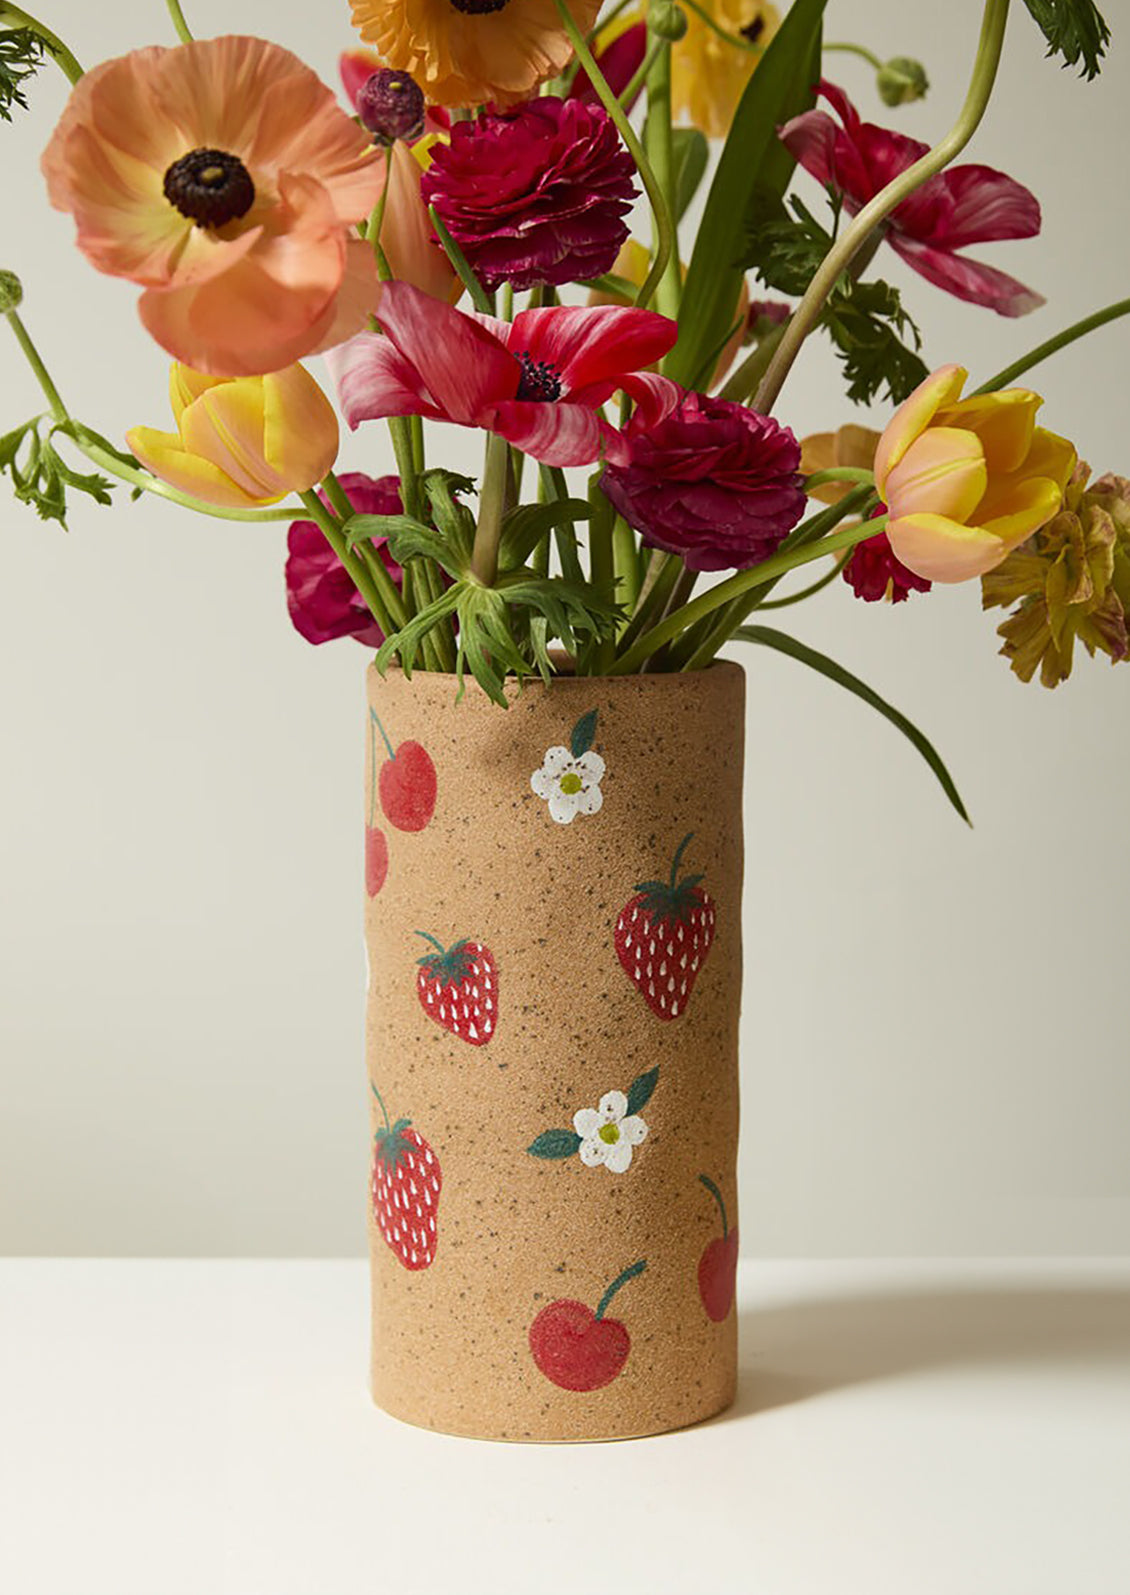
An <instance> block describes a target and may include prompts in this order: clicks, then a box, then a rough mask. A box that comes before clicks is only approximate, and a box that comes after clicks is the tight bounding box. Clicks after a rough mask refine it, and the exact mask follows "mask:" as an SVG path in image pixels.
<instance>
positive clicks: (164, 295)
mask: <svg viewBox="0 0 1130 1595" xmlns="http://www.w3.org/2000/svg"><path fill="white" fill-rule="evenodd" d="M43 172H44V175H45V177H46V179H47V187H48V193H49V195H50V198H51V202H52V204H53V205H54V206H55V207H56V208H57V209H59V210H64V211H70V212H71V213H72V214H73V216H74V218H75V224H76V228H77V241H78V245H79V248H80V249H81V250H82V251H83V253H84V254H85V255H86V256H87V258H88V259H89V260H90V261H91V263H92V264H93V265H95V266H97V267H98V269H99V270H100V271H104V272H108V273H110V274H111V275H113V276H117V277H126V278H129V279H130V280H131V281H132V282H136V283H140V284H141V286H142V287H143V288H144V290H145V291H144V293H143V294H142V296H141V302H140V306H139V309H140V312H141V319H142V321H143V322H144V323H145V326H146V328H147V329H148V331H149V332H150V333H151V334H152V335H153V337H154V338H155V339H156V340H157V342H158V343H159V344H160V345H161V346H162V348H164V349H166V350H167V351H168V352H169V353H170V354H172V355H173V356H175V357H176V358H177V359H179V360H183V361H185V362H187V363H189V364H191V365H192V366H194V367H195V368H196V369H197V370H200V371H208V372H211V373H213V374H216V375H225V376H257V375H261V374H263V373H264V372H268V371H277V370H280V369H281V368H282V367H284V366H288V365H290V364H292V363H293V362H294V361H295V360H297V359H298V358H299V357H300V356H302V355H307V354H313V353H316V352H317V351H318V350H320V349H324V348H329V347H331V346H332V345H333V344H335V343H340V342H342V340H343V339H345V338H347V337H350V336H351V335H352V334H353V333H355V332H358V331H359V330H360V329H361V328H362V327H363V326H364V325H365V320H366V316H367V313H368V312H369V310H370V309H371V308H372V305H373V303H374V301H375V298H376V267H375V261H374V258H373V253H372V250H371V249H369V248H368V246H367V245H366V244H365V243H364V242H363V241H362V240H361V239H359V238H357V237H355V236H353V235H352V224H353V223H355V222H360V221H362V220H363V219H364V218H365V217H367V216H368V215H369V213H370V211H371V210H372V208H373V206H374V205H375V204H376V202H377V200H378V199H379V198H380V195H381V191H382V185H383V162H381V161H380V160H379V159H378V157H377V152H376V151H375V150H374V149H373V147H372V144H371V141H370V139H369V137H368V135H367V133H366V132H365V130H364V129H363V128H359V127H358V126H357V125H356V123H355V122H353V121H352V119H351V118H350V117H349V116H347V115H346V113H345V112H344V111H343V110H342V109H341V107H340V106H339V105H338V104H337V103H336V101H335V99H334V96H333V94H332V92H331V91H330V90H329V89H328V88H327V87H326V86H325V84H323V83H322V82H321V81H320V80H319V78H318V77H317V76H316V75H315V74H314V73H313V72H311V70H310V69H309V67H307V66H305V65H304V64H303V62H301V61H300V60H299V59H298V57H297V56H295V55H292V54H291V53H290V51H289V50H283V49H281V48H280V47H279V46H278V45H275V44H270V43H268V42H267V41H266V40H263V39H253V38H239V37H225V38H220V39H206V40H200V41H197V42H195V43H192V44H184V45H180V46H178V47H177V48H175V49H163V48H158V47H152V48H149V49H144V50H136V51H134V52H133V53H132V54H130V55H126V56H120V57H118V58H117V59H115V60H112V61H106V62H104V63H103V64H102V65H101V66H98V67H95V68H94V69H93V70H92V71H90V72H88V73H86V75H85V76H84V77H82V78H80V79H79V81H78V83H77V84H76V85H75V87H74V89H73V90H72V92H71V97H70V99H69V101H68V102H67V105H66V108H65V109H64V111H63V115H62V117H61V118H60V121H59V125H58V127H57V128H56V129H55V132H54V134H53V136H52V138H51V142H50V143H49V144H48V146H47V149H46V150H45V151H44V155H43Z"/></svg>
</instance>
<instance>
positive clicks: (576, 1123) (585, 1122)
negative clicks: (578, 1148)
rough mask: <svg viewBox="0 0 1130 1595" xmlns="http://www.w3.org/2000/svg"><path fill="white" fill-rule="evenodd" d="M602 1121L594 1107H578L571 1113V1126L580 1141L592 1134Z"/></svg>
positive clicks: (585, 1139)
mask: <svg viewBox="0 0 1130 1595" xmlns="http://www.w3.org/2000/svg"><path fill="white" fill-rule="evenodd" d="M603 1123H604V1120H603V1119H602V1118H601V1116H600V1114H599V1113H598V1112H597V1111H596V1109H595V1108H578V1109H577V1111H576V1113H574V1115H573V1128H574V1130H576V1132H577V1134H578V1135H579V1136H580V1137H581V1140H582V1141H587V1140H588V1139H589V1138H590V1137H592V1136H594V1135H595V1134H596V1133H597V1131H598V1130H599V1129H600V1127H601V1125H602V1124H603Z"/></svg>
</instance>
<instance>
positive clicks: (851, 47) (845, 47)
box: [824, 44, 884, 72]
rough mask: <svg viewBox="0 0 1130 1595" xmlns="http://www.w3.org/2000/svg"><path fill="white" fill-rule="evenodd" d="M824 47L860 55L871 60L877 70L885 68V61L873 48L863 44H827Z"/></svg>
mask: <svg viewBox="0 0 1130 1595" xmlns="http://www.w3.org/2000/svg"><path fill="white" fill-rule="evenodd" d="M824 49H825V51H828V50H841V51H843V52H844V53H845V54H846V55H860V56H862V57H863V59H864V60H865V61H869V62H870V63H871V65H872V66H873V67H874V68H875V70H876V72H879V71H881V70H882V68H883V64H884V63H883V62H882V61H880V59H879V57H878V56H877V55H875V54H874V53H873V52H872V51H871V50H867V49H865V48H864V46H863V45H862V44H826V45H825V46H824Z"/></svg>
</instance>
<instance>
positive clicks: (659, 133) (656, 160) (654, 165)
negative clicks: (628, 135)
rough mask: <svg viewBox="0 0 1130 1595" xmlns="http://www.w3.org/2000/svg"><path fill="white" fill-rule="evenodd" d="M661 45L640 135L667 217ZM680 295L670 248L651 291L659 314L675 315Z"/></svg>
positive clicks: (666, 73) (671, 209)
mask: <svg viewBox="0 0 1130 1595" xmlns="http://www.w3.org/2000/svg"><path fill="white" fill-rule="evenodd" d="M657 43H658V44H660V45H662V48H661V49H658V50H657V51H656V55H655V60H654V62H653V63H652V65H651V69H650V71H649V72H648V74H647V122H646V124H645V126H644V138H645V139H646V141H647V153H648V158H649V159H650V161H651V169H652V171H653V172H654V173H655V181H656V183H657V184H658V185H659V188H660V190H661V192H662V194H663V199H664V203H665V205H666V208H667V215H668V217H672V216H674V214H675V151H674V142H673V139H672V129H671V46H670V44H669V43H668V41H667V40H666V39H660V40H658V41H657ZM674 231H675V238H674V240H673V242H674V244H675V245H676V246H677V244H678V230H677V229H674ZM659 241H660V240H659V217H658V215H655V216H654V217H653V231H652V249H653V250H654V251H656V253H658V250H659ZM681 298H682V285H681V283H680V281H679V251H678V248H677V247H673V248H672V249H671V252H670V253H669V255H668V257H667V262H666V265H665V266H664V268H663V274H662V276H661V277H660V278H659V282H658V284H657V286H656V292H655V308H656V310H658V311H659V313H660V315H664V316H670V318H671V320H672V321H677V320H678V317H679V301H680V299H681Z"/></svg>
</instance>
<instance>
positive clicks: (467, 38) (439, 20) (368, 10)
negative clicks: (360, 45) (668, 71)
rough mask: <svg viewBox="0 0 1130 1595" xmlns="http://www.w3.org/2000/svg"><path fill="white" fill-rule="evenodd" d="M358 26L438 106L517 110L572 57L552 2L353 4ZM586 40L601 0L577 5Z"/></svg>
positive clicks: (398, 0)
mask: <svg viewBox="0 0 1130 1595" xmlns="http://www.w3.org/2000/svg"><path fill="white" fill-rule="evenodd" d="M352 3H353V25H354V27H355V28H356V29H357V30H358V32H359V33H360V35H361V37H362V38H363V39H364V40H365V41H366V43H368V44H374V45H376V47H377V50H378V52H379V53H380V56H381V59H382V60H383V62H384V63H385V65H386V66H390V67H393V68H395V70H396V71H398V72H411V74H412V76H413V77H414V78H415V79H416V82H417V83H418V84H419V85H420V87H421V88H422V89H423V91H424V97H425V98H426V99H427V100H429V101H430V102H431V103H432V104H433V105H482V104H484V103H485V102H486V101H488V100H490V101H493V102H494V104H495V105H500V106H501V105H514V104H516V103H517V102H518V101H519V100H525V99H528V97H529V96H530V94H531V93H532V92H533V90H534V89H536V88H537V86H538V84H539V83H544V82H545V81H546V80H547V79H548V78H552V77H556V76H557V74H558V73H559V72H560V71H561V69H562V68H563V67H564V66H566V65H567V64H568V62H569V61H570V60H572V57H573V46H572V45H571V44H570V43H569V36H568V34H567V33H566V32H565V29H564V28H563V27H562V25H561V17H560V14H559V12H558V10H557V6H556V5H555V4H554V0H352ZM570 10H571V11H572V13H573V17H574V19H575V21H576V24H577V26H578V28H580V30H581V32H582V33H588V31H589V30H590V28H591V27H592V25H593V23H594V22H595V21H596V15H597V12H598V11H599V10H600V0H571V4H570Z"/></svg>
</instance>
